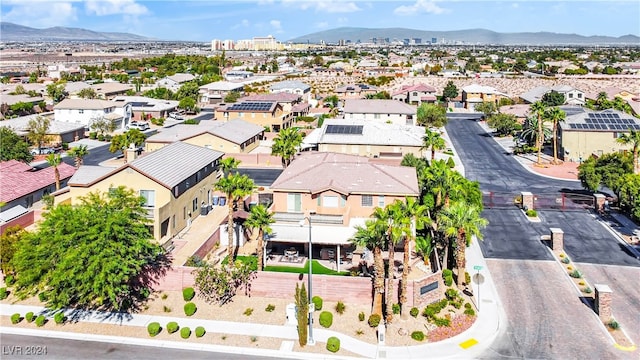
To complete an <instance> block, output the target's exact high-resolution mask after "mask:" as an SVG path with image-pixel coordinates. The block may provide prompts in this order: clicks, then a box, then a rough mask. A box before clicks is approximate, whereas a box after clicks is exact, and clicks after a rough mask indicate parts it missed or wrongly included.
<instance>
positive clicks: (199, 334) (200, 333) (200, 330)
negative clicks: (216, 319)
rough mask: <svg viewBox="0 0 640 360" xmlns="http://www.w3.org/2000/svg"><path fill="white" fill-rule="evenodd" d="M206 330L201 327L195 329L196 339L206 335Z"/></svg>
mask: <svg viewBox="0 0 640 360" xmlns="http://www.w3.org/2000/svg"><path fill="white" fill-rule="evenodd" d="M206 332H207V331H206V330H205V329H204V328H203V327H202V326H198V327H197V328H196V337H198V338H201V337H203V336H204V334H206Z"/></svg>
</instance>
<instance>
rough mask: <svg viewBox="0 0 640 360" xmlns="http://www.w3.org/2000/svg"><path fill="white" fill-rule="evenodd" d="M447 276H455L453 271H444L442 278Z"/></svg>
mask: <svg viewBox="0 0 640 360" xmlns="http://www.w3.org/2000/svg"><path fill="white" fill-rule="evenodd" d="M447 276H453V271H452V270H451V269H444V270H442V277H443V278H446V277H447Z"/></svg>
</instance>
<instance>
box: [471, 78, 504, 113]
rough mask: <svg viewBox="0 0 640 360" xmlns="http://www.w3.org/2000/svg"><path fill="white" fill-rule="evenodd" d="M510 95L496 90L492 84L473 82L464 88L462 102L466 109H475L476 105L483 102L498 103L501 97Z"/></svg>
mask: <svg viewBox="0 0 640 360" xmlns="http://www.w3.org/2000/svg"><path fill="white" fill-rule="evenodd" d="M508 97H509V95H507V94H505V93H503V92H500V91H498V90H496V89H495V88H493V87H491V86H484V85H478V84H471V85H468V86H465V87H463V88H462V102H463V104H464V107H465V108H466V109H470V110H474V109H475V108H476V105H477V104H479V103H482V102H485V101H487V102H492V103H494V104H496V105H497V104H498V101H500V99H501V98H508Z"/></svg>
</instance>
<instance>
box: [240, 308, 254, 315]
mask: <svg viewBox="0 0 640 360" xmlns="http://www.w3.org/2000/svg"><path fill="white" fill-rule="evenodd" d="M242 314H243V315H244V316H251V314H253V309H252V308H247V309H245V311H244V312H243V313H242Z"/></svg>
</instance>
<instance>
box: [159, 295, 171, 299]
mask: <svg viewBox="0 0 640 360" xmlns="http://www.w3.org/2000/svg"><path fill="white" fill-rule="evenodd" d="M168 297H169V295H167V294H162V296H160V298H161V299H162V300H167V298H168Z"/></svg>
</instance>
